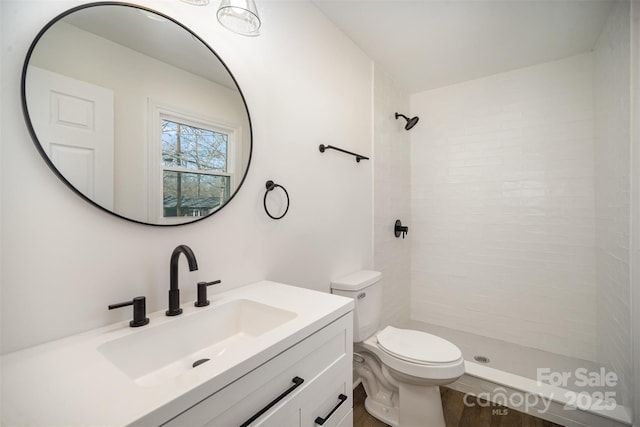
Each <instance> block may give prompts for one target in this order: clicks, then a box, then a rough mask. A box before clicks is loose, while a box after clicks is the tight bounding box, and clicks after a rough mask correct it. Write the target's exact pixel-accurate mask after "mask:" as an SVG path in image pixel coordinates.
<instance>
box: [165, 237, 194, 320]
mask: <svg viewBox="0 0 640 427" xmlns="http://www.w3.org/2000/svg"><path fill="white" fill-rule="evenodd" d="M180 254H184V256H185V257H187V262H188V263H189V271H194V270H197V269H198V262H197V261H196V256H195V255H194V254H193V251H192V250H191V248H190V247H189V246H187V245H180V246H178V247H176V248H175V249H174V250H173V253H172V254H171V263H170V265H169V310H167V311H166V313H165V314H166V315H167V316H177V315H178V314H181V313H182V309H181V308H180V289H179V288H178V259H179V258H180Z"/></svg>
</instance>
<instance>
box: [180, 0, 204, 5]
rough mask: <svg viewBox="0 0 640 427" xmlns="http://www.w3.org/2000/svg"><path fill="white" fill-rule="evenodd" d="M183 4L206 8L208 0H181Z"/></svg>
mask: <svg viewBox="0 0 640 427" xmlns="http://www.w3.org/2000/svg"><path fill="white" fill-rule="evenodd" d="M182 1H183V2H185V3H189V4H193V5H196V6H206V5H208V4H209V0H182Z"/></svg>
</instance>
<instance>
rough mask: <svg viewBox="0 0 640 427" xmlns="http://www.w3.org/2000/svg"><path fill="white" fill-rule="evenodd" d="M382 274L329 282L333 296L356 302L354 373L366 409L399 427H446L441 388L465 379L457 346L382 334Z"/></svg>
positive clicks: (423, 336) (410, 333)
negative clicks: (363, 396)
mask: <svg viewBox="0 0 640 427" xmlns="http://www.w3.org/2000/svg"><path fill="white" fill-rule="evenodd" d="M381 277H382V274H381V273H380V272H378V271H368V270H366V271H358V272H355V273H353V274H350V275H348V276H346V277H343V278H340V279H338V280H334V281H332V282H331V292H332V293H334V294H337V295H342V296H346V297H350V298H353V300H354V302H355V309H354V317H353V318H354V328H353V342H354V357H353V359H354V367H355V370H356V372H357V374H358V375H359V376H360V378H361V379H362V383H363V385H364V389H365V391H366V393H367V399H366V401H365V408H366V410H367V412H369V413H370V414H371V415H373V416H374V417H376V418H378V419H379V420H381V421H383V422H385V423H387V424H389V425H392V426H394V427H395V426H400V427H445V422H444V415H443V413H442V401H441V399H440V390H439V388H438V386H440V385H444V384H449V383H452V382H454V381H455V380H457V379H458V378H460V377H461V376H462V375H463V374H464V359H463V358H462V352H461V351H460V349H459V348H458V347H456V346H455V345H454V344H453V343H451V342H449V341H447V340H445V339H442V338H440V337H437V336H435V335H432V334H428V333H425V332H421V331H415V330H411V329H399V328H395V327H392V326H387V327H385V328H382V329H378V327H379V322H380V312H381V308H382V286H381V283H380V279H381Z"/></svg>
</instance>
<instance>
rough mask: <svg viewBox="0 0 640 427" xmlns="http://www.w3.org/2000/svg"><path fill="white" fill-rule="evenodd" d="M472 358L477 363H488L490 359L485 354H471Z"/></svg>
mask: <svg viewBox="0 0 640 427" xmlns="http://www.w3.org/2000/svg"><path fill="white" fill-rule="evenodd" d="M473 360H475V361H476V362H479V363H489V362H491V360H489V358H488V357H487V356H473Z"/></svg>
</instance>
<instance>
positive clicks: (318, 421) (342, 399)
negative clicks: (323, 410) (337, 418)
mask: <svg viewBox="0 0 640 427" xmlns="http://www.w3.org/2000/svg"><path fill="white" fill-rule="evenodd" d="M338 399H340V402H338V404H337V405H336V406H335V408H333V409H332V410H331V412H329V415H327V416H326V417H324V418H321V417H318V418H316V424H318V425H319V426H321V425H323V424H324V423H326V422H327V420H328V419H329V418H331V415H333V413H334V412H336V411H337V410H338V408H339V407H340V405H342V404H343V403H344V402H346V401H347V396H346V395H344V394H340V396H338Z"/></svg>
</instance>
